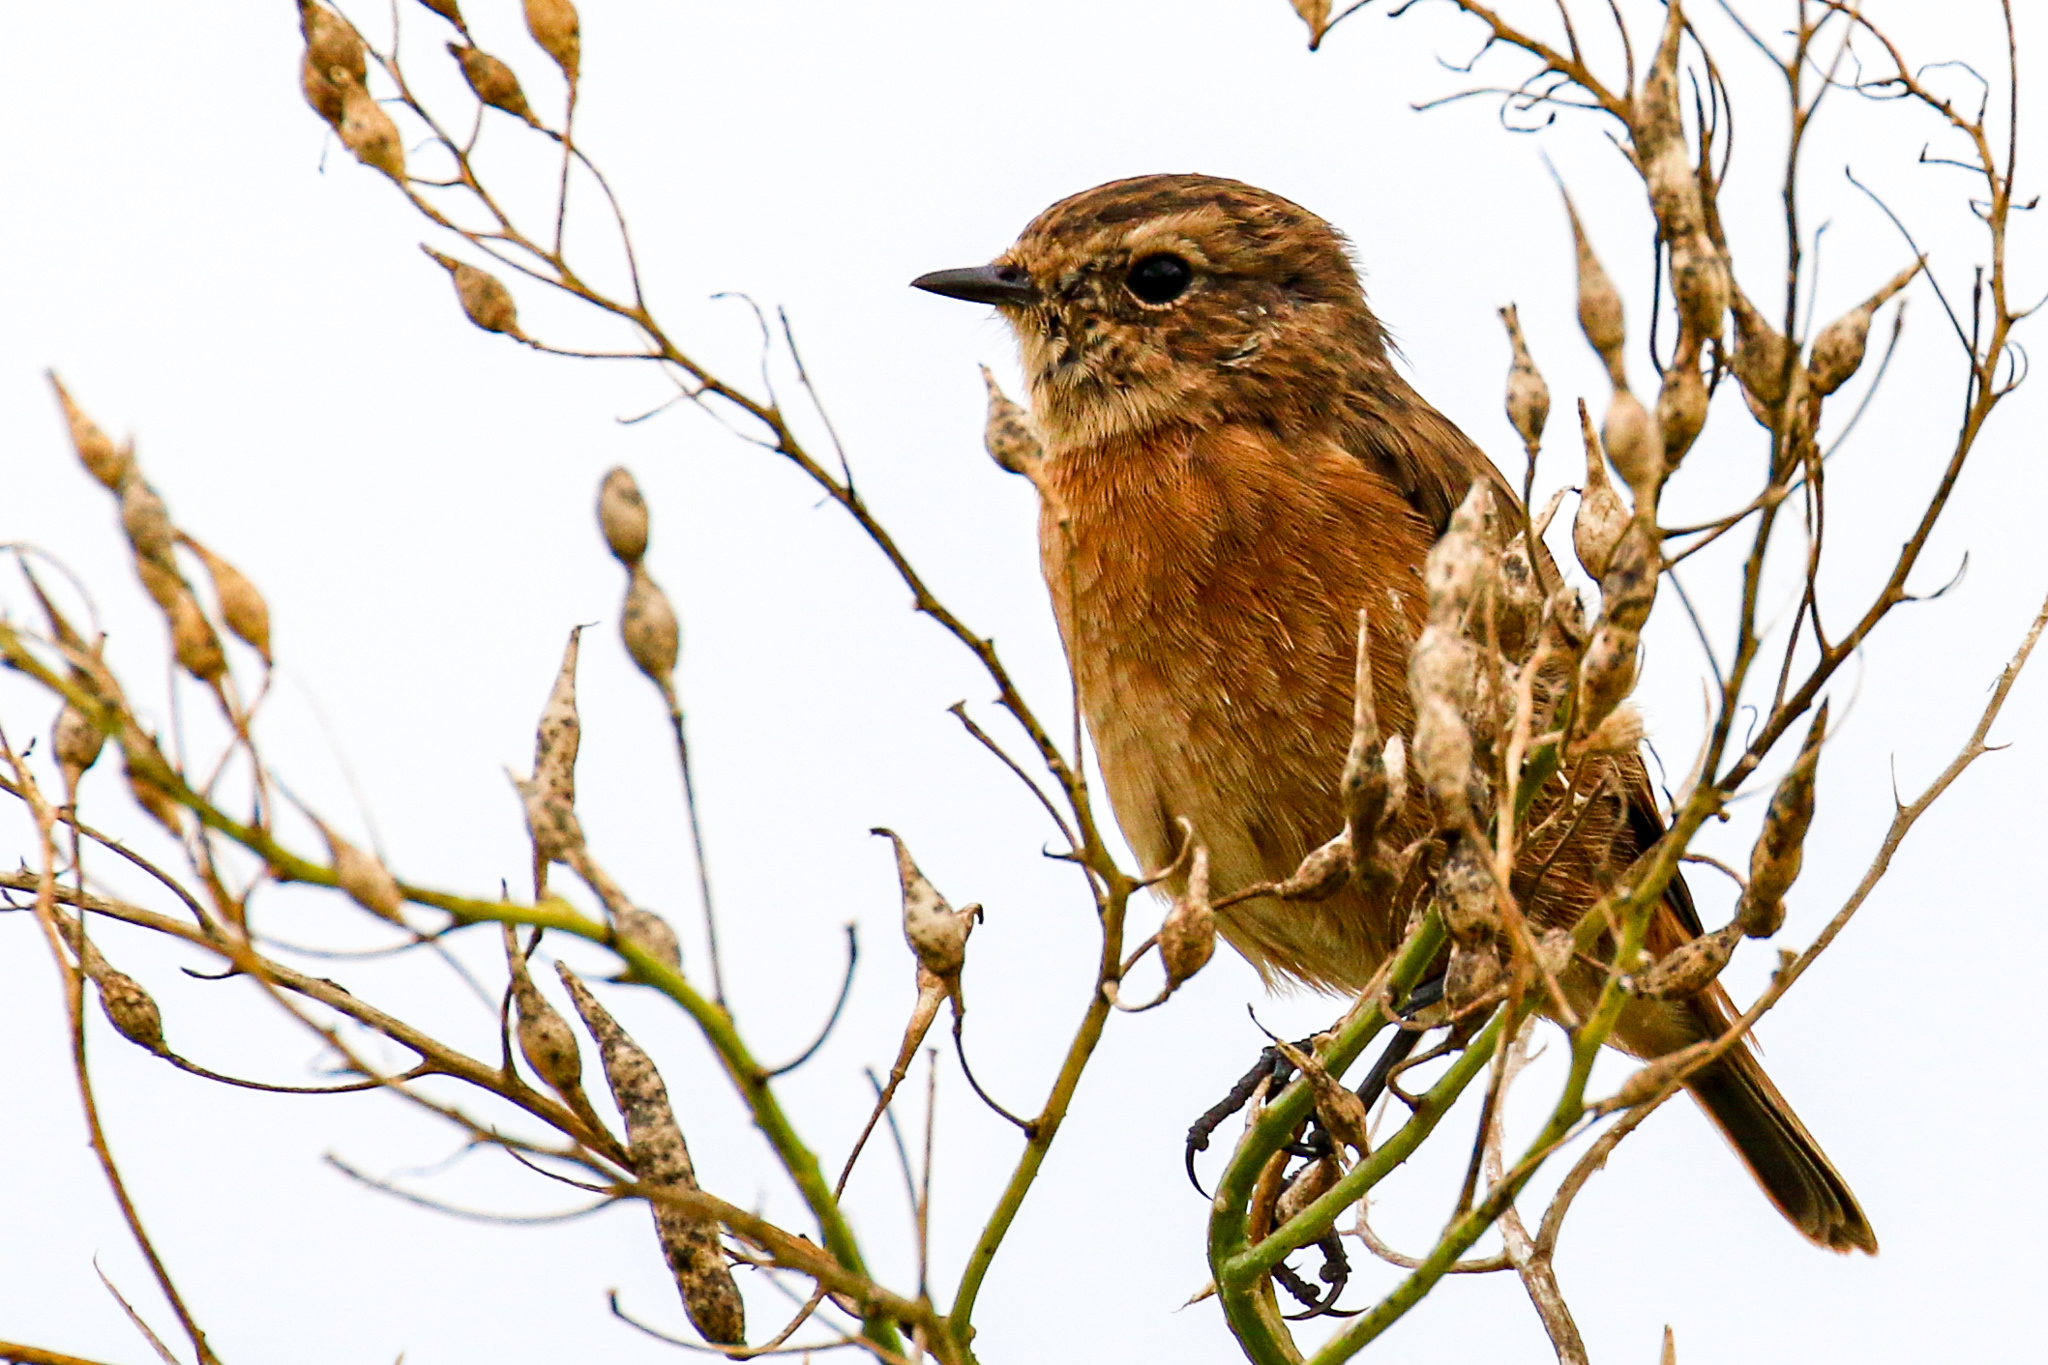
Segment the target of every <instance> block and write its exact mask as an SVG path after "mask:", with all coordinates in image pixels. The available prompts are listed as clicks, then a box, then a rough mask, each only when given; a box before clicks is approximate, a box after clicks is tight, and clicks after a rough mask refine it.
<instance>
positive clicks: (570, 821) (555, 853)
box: [506, 773, 583, 863]
mask: <svg viewBox="0 0 2048 1365" xmlns="http://www.w3.org/2000/svg"><path fill="white" fill-rule="evenodd" d="M506 776H508V777H510V778H511V779H512V785H513V787H515V788H516V789H517V790H518V792H519V800H520V804H521V806H522V807H523V808H524V810H525V813H526V834H527V837H528V838H529V839H531V840H532V841H533V856H534V857H535V858H537V859H539V860H540V861H541V862H543V863H560V862H567V861H568V860H569V858H570V856H571V855H573V854H574V853H575V852H576V851H577V850H579V849H581V848H582V847H583V822H582V821H580V820H578V819H577V818H576V808H575V807H574V806H571V805H567V804H565V803H564V802H563V801H562V800H561V799H560V798H559V797H558V796H556V795H555V794H554V792H553V791H551V790H550V789H549V787H548V785H547V784H546V783H545V782H540V781H528V780H526V779H525V778H522V777H520V776H519V775H518V774H516V773H507V774H506Z"/></svg>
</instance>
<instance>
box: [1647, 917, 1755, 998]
mask: <svg viewBox="0 0 2048 1365" xmlns="http://www.w3.org/2000/svg"><path fill="white" fill-rule="evenodd" d="M1741 941H1742V926H1741V925H1740V924H1724V925H1722V926H1721V927H1720V928H1719V929H1716V930H1715V931H1714V932H1713V933H1711V934H1702V935H1701V936H1700V937H1698V938H1696V939H1692V940H1690V941H1688V942H1685V943H1681V944H1679V945H1678V946H1677V947H1676V948H1673V949H1672V950H1671V951H1670V952H1668V953H1666V954H1664V956H1662V957H1660V958H1658V959H1657V961H1656V964H1655V965H1654V966H1652V967H1651V968H1650V969H1649V970H1648V971H1646V972H1643V973H1641V974H1639V975H1638V976H1637V977H1636V978H1635V993H1636V994H1637V995H1640V996H1642V997H1643V998H1644V999H1646V1000H1683V999H1685V998H1687V997H1689V996H1694V995H1698V994H1699V993H1700V992H1701V991H1703V990H1705V989H1706V988H1707V986H1708V984H1709V983H1711V982H1712V981H1713V980H1714V978H1715V977H1717V976H1719V975H1720V974H1721V969H1722V968H1724V967H1726V966H1727V965H1728V959H1729V958H1730V957H1731V956H1733V954H1734V952H1735V945H1736V944H1738V943H1740V942H1741Z"/></svg>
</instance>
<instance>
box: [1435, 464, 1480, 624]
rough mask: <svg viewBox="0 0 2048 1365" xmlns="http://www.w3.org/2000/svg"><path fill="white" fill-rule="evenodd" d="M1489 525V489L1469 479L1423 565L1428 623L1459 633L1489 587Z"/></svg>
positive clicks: (1477, 480)
mask: <svg viewBox="0 0 2048 1365" xmlns="http://www.w3.org/2000/svg"><path fill="white" fill-rule="evenodd" d="M1493 523H1494V508H1493V490H1492V489H1491V488H1489V487H1488V486H1487V484H1486V482H1485V480H1483V479H1475V480H1474V481H1473V483H1472V487H1471V488H1470V489H1469V490H1468V491H1467V492H1466V494H1465V499H1464V501H1463V502H1461V503H1459V504H1458V509H1457V511H1455V512H1453V513H1452V514H1451V523H1450V525H1449V527H1447V528H1446V529H1445V531H1444V534H1443V536H1442V537H1441V538H1440V539H1439V540H1438V541H1437V543H1436V544H1435V546H1433V547H1432V548H1431V549H1430V552H1429V558H1428V559H1427V560H1425V561H1424V564H1423V571H1422V578H1423V582H1424V584H1425V585H1427V587H1428V589H1429V619H1430V621H1431V623H1432V624H1435V625H1439V626H1444V627H1448V628H1451V629H1453V630H1455V629H1458V628H1460V627H1461V626H1462V625H1463V624H1464V622H1465V621H1466V620H1467V619H1468V618H1469V617H1470V616H1472V615H1473V613H1474V611H1475V610H1476V609H1477V607H1478V606H1479V602H1480V598H1481V596H1482V594H1483V593H1484V592H1485V590H1486V589H1487V588H1488V587H1490V586H1491V585H1492V580H1493V576H1494V552H1493V545H1492V540H1493V537H1492V536H1491V534H1490V532H1491V531H1492V529H1493Z"/></svg>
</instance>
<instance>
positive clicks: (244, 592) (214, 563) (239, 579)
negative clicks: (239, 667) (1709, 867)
mask: <svg viewBox="0 0 2048 1365" xmlns="http://www.w3.org/2000/svg"><path fill="white" fill-rule="evenodd" d="M182 539H183V540H184V542H185V544H186V546H188V547H189V548H190V549H191V550H192V552H193V553H194V554H196V555H198V556H199V558H200V560H201V561H202V562H203V563H204V564H205V565H206V574H207V577H209V578H211V579H212V580H213V595H214V597H215V599H216V600H218V601H219V603H220V615H221V620H223V621H225V622H227V627H228V629H229V630H231V631H233V632H234V635H235V638H236V639H238V640H240V641H241V642H242V643H243V644H245V645H248V646H249V647H250V648H251V649H254V650H255V651H256V652H257V653H258V654H260V655H262V656H263V662H264V663H266V664H267V663H269V662H270V661H271V660H270V606H269V604H268V603H266V602H265V601H264V600H263V594H262V593H260V592H258V591H256V585H255V584H254V583H251V582H250V581H249V580H248V579H247V578H246V577H244V576H243V574H242V572H241V570H239V569H237V568H236V567H235V566H234V565H232V564H230V563H228V562H227V561H226V560H225V559H222V558H221V557H220V556H219V555H217V554H215V553H214V552H213V551H211V550H209V549H207V548H206V547H205V546H204V545H201V544H200V543H199V542H198V541H196V540H194V539H192V538H191V537H190V536H185V537H182Z"/></svg>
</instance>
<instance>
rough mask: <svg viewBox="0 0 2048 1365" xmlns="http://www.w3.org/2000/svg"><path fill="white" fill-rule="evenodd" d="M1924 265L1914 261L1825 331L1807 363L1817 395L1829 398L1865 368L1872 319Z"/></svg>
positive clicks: (1815, 340)
mask: <svg viewBox="0 0 2048 1365" xmlns="http://www.w3.org/2000/svg"><path fill="white" fill-rule="evenodd" d="M1920 266H1921V262H1919V261H1915V262H1913V264H1912V265H1910V266H1907V267H1906V268H1905V269H1904V270H1901V271H1900V272H1899V273H1898V274H1896V275H1894V276H1893V277H1892V278H1891V279H1890V280H1888V281H1887V282H1886V283H1885V286H1884V288H1882V289H1880V290H1878V291H1877V292H1876V293H1875V294H1872V295H1871V296H1870V297H1869V298H1867V299H1865V300H1864V301H1863V302H1862V303H1860V304H1858V305H1857V306H1856V307H1854V308H1851V309H1850V310H1849V311H1848V312H1846V313H1844V314H1843V315H1842V316H1841V317H1838V318H1836V319H1835V320H1834V321H1833V322H1831V323H1829V324H1828V325H1827V326H1826V327H1823V328H1822V329H1821V333H1820V335H1819V336H1818V337H1815V338H1814V342H1813V354H1812V356H1811V357H1810V358H1809V360H1808V362H1807V371H1808V375H1809V378H1810V380H1811V382H1812V384H1813V391H1814V392H1815V393H1817V394H1819V395H1820V396H1821V397H1823V398H1825V397H1827V396H1828V395H1829V394H1831V393H1833V392H1834V391H1835V390H1836V389H1839V388H1841V387H1842V385H1844V384H1846V383H1848V382H1849V376H1851V375H1853V374H1855V373H1856V371H1857V370H1859V369H1861V368H1862V366H1863V351H1864V347H1865V346H1866V345H1867V344H1868V343H1869V340H1870V320H1871V319H1872V318H1874V317H1876V316H1877V310H1878V309H1879V308H1882V307H1883V306H1884V305H1885V303H1886V301H1887V300H1889V299H1890V298H1891V296H1892V295H1894V294H1896V293H1898V292H1899V291H1900V290H1901V289H1904V288H1905V287H1906V286H1907V285H1908V284H1910V283H1911V282H1912V279H1913V277H1914V276H1915V275H1917V274H1919V273H1920Z"/></svg>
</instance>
